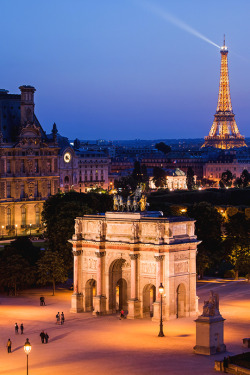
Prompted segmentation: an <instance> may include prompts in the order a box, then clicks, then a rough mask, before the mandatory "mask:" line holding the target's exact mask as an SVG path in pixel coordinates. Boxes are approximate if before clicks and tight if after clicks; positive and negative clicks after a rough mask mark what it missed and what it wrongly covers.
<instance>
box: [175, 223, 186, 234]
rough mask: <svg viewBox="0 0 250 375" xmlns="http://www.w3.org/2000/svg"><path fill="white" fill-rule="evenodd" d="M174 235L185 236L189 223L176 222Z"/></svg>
mask: <svg viewBox="0 0 250 375" xmlns="http://www.w3.org/2000/svg"><path fill="white" fill-rule="evenodd" d="M172 233H173V236H183V235H184V234H186V233H187V225H186V224H178V225H177V224H174V225H173V227H172Z"/></svg>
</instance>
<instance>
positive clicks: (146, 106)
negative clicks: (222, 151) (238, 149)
mask: <svg viewBox="0 0 250 375" xmlns="http://www.w3.org/2000/svg"><path fill="white" fill-rule="evenodd" d="M150 4H151V5H150ZM155 7H157V10H156V9H154V8H155ZM166 13H167V15H166ZM164 14H165V18H164ZM249 16H250V1H248V0H238V1H235V0H219V1H218V0H210V1H201V0H192V1H187V0H178V1H176V0H170V1H166V0H151V1H148V2H146V1H145V0H35V1H34V0H22V1H20V0H11V1H9V0H2V1H1V9H0V19H1V59H0V71H1V79H0V82H1V83H0V88H3V89H7V90H9V91H10V93H18V92H19V89H18V87H19V86H20V85H23V84H26V85H33V86H35V87H36V90H37V91H36V94H35V103H36V108H35V111H36V114H37V116H38V119H39V121H40V122H41V124H42V126H43V128H44V129H45V130H46V131H47V132H50V130H51V128H52V124H53V122H56V124H57V126H58V130H59V132H60V134H62V135H65V136H67V137H69V138H70V139H74V138H76V137H77V138H79V139H101V138H103V139H107V140H108V139H135V138H140V139H159V138H195V137H196V138H198V137H204V136H205V135H208V132H209V130H210V127H211V125H212V122H213V115H214V113H215V111H216V104H217V97H218V88H219V74H220V53H219V49H218V48H217V47H215V46H213V45H211V44H209V43H208V42H206V41H204V40H201V39H199V38H198V37H197V36H195V35H192V34H190V33H189V32H187V31H185V30H184V29H183V28H180V27H178V26H176V25H174V24H173V22H170V20H171V19H172V20H173V17H175V18H177V19H179V21H178V22H177V23H178V24H179V25H180V22H183V23H185V24H187V25H188V26H190V27H191V28H193V29H195V30H197V31H198V32H199V33H201V34H203V35H204V36H205V37H207V38H208V39H210V40H212V41H213V42H214V43H216V44H219V45H221V44H222V41H223V34H224V33H225V34H226V44H227V46H228V48H229V75H230V88H231V99H232V105H233V110H234V113H235V115H236V122H237V125H238V127H239V130H240V132H241V134H243V135H245V136H248V137H249V136H250V127H249V105H250V73H249V71H250V69H249V67H250V47H249V35H250V21H249ZM182 25H183V24H182ZM185 28H186V26H185Z"/></svg>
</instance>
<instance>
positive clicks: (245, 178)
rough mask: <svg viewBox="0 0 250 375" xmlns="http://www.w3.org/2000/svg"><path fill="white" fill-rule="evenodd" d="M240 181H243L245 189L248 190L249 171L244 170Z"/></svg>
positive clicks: (249, 181)
mask: <svg viewBox="0 0 250 375" xmlns="http://www.w3.org/2000/svg"><path fill="white" fill-rule="evenodd" d="M240 179H241V181H242V186H243V188H246V187H247V186H248V185H249V183H250V173H249V172H248V170H247V169H244V171H243V172H242V173H241V176H240Z"/></svg>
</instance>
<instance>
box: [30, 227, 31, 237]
mask: <svg viewBox="0 0 250 375" xmlns="http://www.w3.org/2000/svg"><path fill="white" fill-rule="evenodd" d="M30 237H31V224H30Z"/></svg>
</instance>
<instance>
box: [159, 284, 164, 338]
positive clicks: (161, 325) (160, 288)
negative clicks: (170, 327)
mask: <svg viewBox="0 0 250 375" xmlns="http://www.w3.org/2000/svg"><path fill="white" fill-rule="evenodd" d="M163 292H164V286H163V285H162V283H160V286H159V293H160V295H161V319H160V332H159V335H158V337H164V333H163V323H162V295H163Z"/></svg>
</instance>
